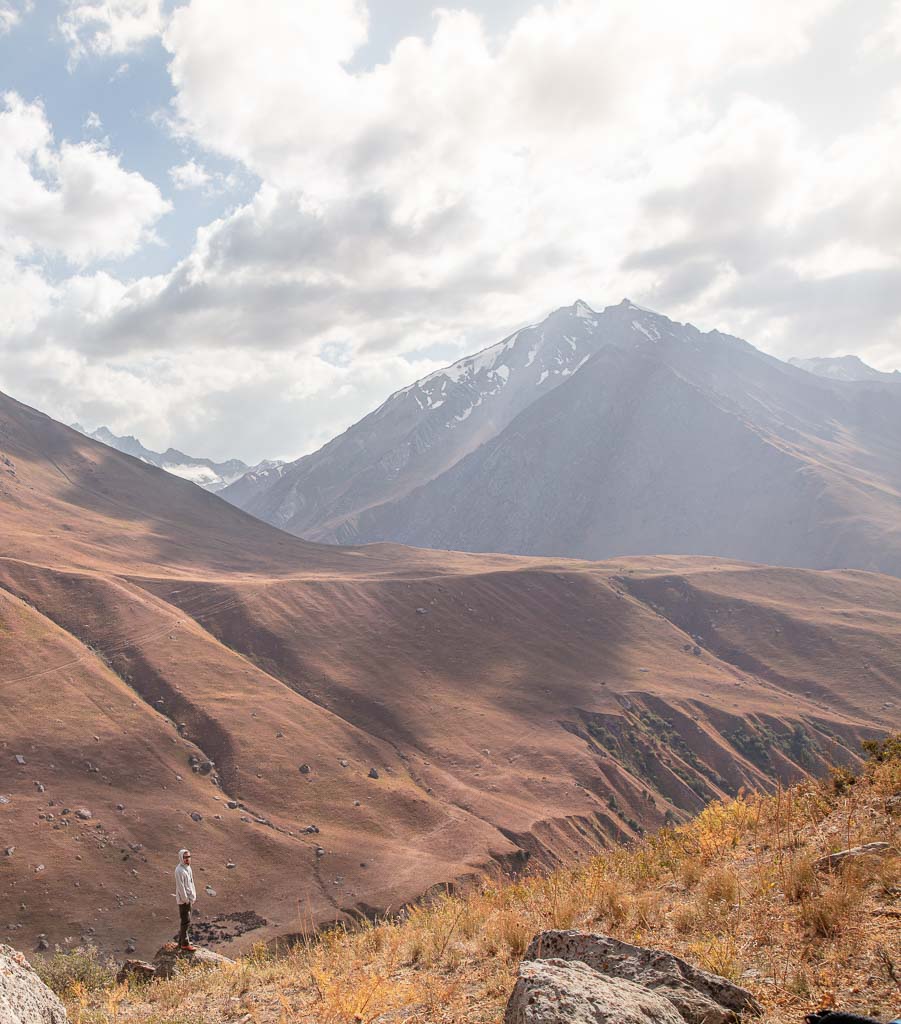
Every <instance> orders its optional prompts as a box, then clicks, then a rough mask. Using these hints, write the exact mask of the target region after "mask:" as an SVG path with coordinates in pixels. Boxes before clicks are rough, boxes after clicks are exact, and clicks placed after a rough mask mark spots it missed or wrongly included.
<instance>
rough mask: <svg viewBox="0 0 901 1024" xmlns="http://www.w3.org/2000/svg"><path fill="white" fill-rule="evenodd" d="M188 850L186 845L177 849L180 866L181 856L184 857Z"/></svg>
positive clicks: (181, 862) (182, 863)
mask: <svg viewBox="0 0 901 1024" xmlns="http://www.w3.org/2000/svg"><path fill="white" fill-rule="evenodd" d="M190 852H191V851H190V850H189V849H188V848H187V847H184V848H183V849H181V850H179V851H178V863H179V864H181V865H182V866H184V861H183V860H182V858H183V857H184V855H185V854H186V853H190ZM176 866H177V865H176Z"/></svg>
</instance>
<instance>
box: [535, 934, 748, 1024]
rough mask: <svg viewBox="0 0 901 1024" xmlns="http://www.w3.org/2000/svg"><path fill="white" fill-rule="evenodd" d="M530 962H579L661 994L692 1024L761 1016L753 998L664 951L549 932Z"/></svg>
mask: <svg viewBox="0 0 901 1024" xmlns="http://www.w3.org/2000/svg"><path fill="white" fill-rule="evenodd" d="M525 959H526V960H538V959H541V960H550V959H557V960H578V961H581V962H582V963H584V964H587V965H588V966H589V967H590V968H592V969H593V970H595V971H598V972H599V973H601V974H603V975H606V976H608V977H613V978H622V979H624V980H626V981H632V982H635V984H637V985H641V986H643V987H644V988H646V989H650V990H652V991H657V992H659V994H660V995H661V996H664V997H665V998H666V999H668V1000H669V1001H670V1003H671V1004H672V1005H673V1006H674V1007H675V1008H676V1010H678V1012H679V1014H680V1015H681V1016H682V1018H683V1020H684V1021H686V1022H687V1024H728V1022H730V1021H734V1020H735V1019H736V1016H737V1015H738V1014H740V1013H742V1012H750V1013H755V1014H757V1013H760V1012H761V1008H760V1005H759V1004H758V1002H757V1000H756V999H755V998H754V997H753V996H752V995H751V993H750V992H749V991H748V990H747V989H744V988H741V987H740V986H739V985H736V984H734V983H733V982H731V981H729V980H728V979H727V978H721V977H720V976H719V975H718V974H708V973H707V972H706V971H702V970H700V969H699V968H697V967H692V965H691V964H689V963H686V962H685V961H684V960H680V959H679V957H677V956H673V954H672V953H664V952H663V951H662V950H659V949H648V948H646V947H645V946H632V945H630V944H629V943H628V942H621V941H620V940H619V939H614V938H612V937H611V936H609V935H595V934H592V933H590V932H577V931H547V932H541V933H540V934H539V935H536V936H535V938H534V939H533V940H532V942H531V944H530V945H529V948H528V949H527V950H526V954H525Z"/></svg>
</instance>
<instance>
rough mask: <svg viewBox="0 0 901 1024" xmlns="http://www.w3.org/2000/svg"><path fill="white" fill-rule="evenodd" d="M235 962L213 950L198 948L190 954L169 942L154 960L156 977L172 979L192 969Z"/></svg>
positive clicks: (158, 951)
mask: <svg viewBox="0 0 901 1024" xmlns="http://www.w3.org/2000/svg"><path fill="white" fill-rule="evenodd" d="M234 962H235V961H234V960H230V959H229V958H228V957H227V956H223V955H222V954H221V953H214V952H213V951H212V950H211V949H202V948H200V947H199V946H198V947H197V948H196V949H194V950H193V951H192V952H190V953H189V952H187V951H186V950H184V949H180V948H179V946H178V944H177V943H175V942H167V943H166V945H165V946H161V947H160V948H159V949H158V950H157V951H156V956H154V958H153V966H154V967H155V968H156V974H155V975H154V977H156V978H171V977H172V976H173V975H174V974H178V973H180V972H181V971H184V970H189V969H190V968H192V967H222V966H223V965H224V964H233V963H234Z"/></svg>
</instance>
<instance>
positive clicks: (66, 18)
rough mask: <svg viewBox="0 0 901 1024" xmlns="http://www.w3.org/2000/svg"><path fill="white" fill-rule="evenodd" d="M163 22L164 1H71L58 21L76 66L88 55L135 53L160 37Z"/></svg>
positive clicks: (103, 55)
mask: <svg viewBox="0 0 901 1024" xmlns="http://www.w3.org/2000/svg"><path fill="white" fill-rule="evenodd" d="M163 23H164V17H163V10H162V4H161V0H103V2H102V3H84V2H82V0H69V2H68V3H67V4H66V6H65V8H64V10H63V13H62V14H61V15H60V16H59V19H58V24H59V29H60V32H61V33H62V35H63V38H64V39H65V40H66V43H67V44H68V47H69V56H70V60H71V61H72V62H73V63H77V62H78V61H79V60H81V59H82V58H83V57H85V56H86V55H88V54H94V55H97V56H102V57H106V56H112V55H114V54H121V53H129V52H131V51H133V50H136V49H138V48H139V47H140V46H141V45H142V44H143V43H145V42H146V41H147V40H148V39H151V38H153V37H154V36H158V35H159V34H160V32H161V31H162V28H163Z"/></svg>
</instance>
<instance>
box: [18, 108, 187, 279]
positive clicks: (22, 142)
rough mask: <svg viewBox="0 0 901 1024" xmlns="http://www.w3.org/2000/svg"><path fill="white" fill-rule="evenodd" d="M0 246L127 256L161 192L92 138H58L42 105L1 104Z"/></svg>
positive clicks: (154, 216)
mask: <svg viewBox="0 0 901 1024" xmlns="http://www.w3.org/2000/svg"><path fill="white" fill-rule="evenodd" d="M0 180H2V181H3V189H2V190H0V249H6V251H7V252H8V253H10V254H12V255H14V256H19V257H25V256H29V255H31V254H33V253H35V252H43V253H49V254H56V255H61V256H64V257H65V258H66V259H67V260H69V261H70V262H72V263H76V264H85V263H89V262H90V261H92V260H96V259H100V258H104V257H116V256H127V255H128V254H129V253H132V252H134V250H135V249H136V248H137V247H138V246H139V245H140V244H141V243H142V242H144V241H146V240H147V239H148V238H149V237H150V236H151V230H152V226H153V224H154V223H155V222H156V221H157V220H158V219H159V217H160V216H162V214H164V213H165V212H166V211H167V210H168V209H169V204H168V203H167V202H166V200H164V199H163V197H162V196H161V195H160V192H159V189H158V188H157V187H156V186H155V185H154V184H153V183H152V182H149V181H147V180H146V179H145V178H143V177H142V176H141V175H140V174H137V173H136V172H134V171H127V170H125V168H123V167H122V165H121V163H120V161H119V158H118V157H117V156H115V155H114V154H112V153H110V152H109V151H108V150H107V149H106V148H104V147H103V146H101V145H99V144H97V143H94V142H82V143H77V144H73V143H69V142H63V143H61V144H60V145H57V144H56V143H55V140H54V138H53V133H52V130H51V127H50V123H49V121H48V120H47V116H46V113H45V111H44V108H43V107H42V106H41V104H40V103H27V102H25V100H23V99H22V98H21V97H20V96H19V95H18V94H16V93H6V94H5V95H4V97H3V103H2V106H0Z"/></svg>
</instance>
